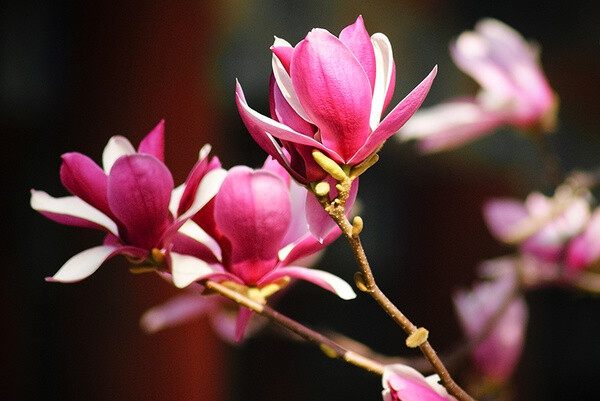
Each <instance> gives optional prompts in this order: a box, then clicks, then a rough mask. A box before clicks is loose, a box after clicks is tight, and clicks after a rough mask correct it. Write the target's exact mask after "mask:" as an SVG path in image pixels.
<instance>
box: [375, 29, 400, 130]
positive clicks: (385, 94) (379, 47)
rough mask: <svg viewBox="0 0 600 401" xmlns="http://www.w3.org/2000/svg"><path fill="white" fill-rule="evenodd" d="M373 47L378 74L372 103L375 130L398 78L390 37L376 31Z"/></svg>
mask: <svg viewBox="0 0 600 401" xmlns="http://www.w3.org/2000/svg"><path fill="white" fill-rule="evenodd" d="M371 42H372V47H373V50H374V55H375V62H376V63H375V65H376V67H377V75H376V77H375V84H374V87H373V103H372V104H371V119H370V125H371V130H375V129H376V128H377V125H379V121H380V120H381V114H382V113H383V110H384V108H385V107H386V106H387V105H388V103H389V101H390V100H391V97H392V95H393V94H394V85H395V82H394V81H393V80H394V79H395V78H396V76H395V75H396V74H395V66H394V56H393V54H392V45H391V44H390V41H389V39H388V38H387V36H385V35H384V34H382V33H376V34H374V35H373V36H372V37H371Z"/></svg>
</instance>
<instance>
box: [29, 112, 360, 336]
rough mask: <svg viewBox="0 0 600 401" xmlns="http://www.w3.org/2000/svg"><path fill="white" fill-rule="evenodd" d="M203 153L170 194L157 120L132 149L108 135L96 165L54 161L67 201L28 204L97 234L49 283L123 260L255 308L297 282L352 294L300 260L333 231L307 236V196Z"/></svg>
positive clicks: (43, 199)
mask: <svg viewBox="0 0 600 401" xmlns="http://www.w3.org/2000/svg"><path fill="white" fill-rule="evenodd" d="M209 152H210V147H208V146H206V147H204V148H203V149H202V150H201V151H200V158H199V160H198V162H197V163H196V165H195V166H194V167H193V168H192V170H191V172H190V174H189V176H188V178H187V180H186V182H185V183H184V184H182V185H181V186H179V187H177V188H175V187H174V184H173V178H172V176H171V173H170V172H169V170H168V168H167V167H166V166H165V164H164V162H163V160H164V156H163V153H164V123H163V122H161V123H159V124H158V126H157V127H156V128H154V129H153V130H152V131H151V132H150V133H149V134H148V135H147V136H146V137H145V138H144V139H143V140H142V142H141V143H140V146H139V147H138V150H137V151H136V150H135V149H134V147H133V146H132V145H131V143H130V142H129V141H128V140H127V139H125V138H124V137H113V138H111V139H110V141H109V142H108V145H107V146H106V148H105V149H104V153H103V157H102V159H103V168H101V167H100V166H98V165H97V164H96V163H94V162H93V161H92V160H91V159H89V158H88V157H87V156H84V155H82V154H80V153H67V154H65V155H63V163H62V166H61V169H60V177H61V181H62V183H63V185H64V186H65V188H66V189H67V190H68V191H69V192H70V193H71V194H72V196H67V197H62V198H54V197H51V196H50V195H48V194H46V193H45V192H42V191H35V190H33V191H32V195H31V206H32V207H33V208H34V209H35V210H37V211H39V212H40V213H42V214H43V215H45V216H46V217H48V218H50V219H52V220H55V221H57V222H59V223H62V224H68V225H74V226H80V227H89V228H96V229H100V230H102V231H104V232H105V233H106V235H105V238H104V241H103V244H102V245H100V246H96V247H93V248H90V249H88V250H85V251H83V252H81V253H79V254H77V255H75V256H73V257H72V258H71V259H69V260H68V261H67V262H66V263H65V264H64V265H63V266H62V267H61V268H60V269H59V270H58V272H57V273H56V274H55V275H54V276H52V277H50V278H48V281H58V282H74V281H79V280H82V279H84V278H86V277H88V276H89V275H91V274H92V273H94V272H95V271H96V270H97V269H98V268H99V267H100V266H101V265H102V263H103V262H104V261H105V260H106V259H108V258H111V257H113V256H115V255H117V254H123V255H126V256H127V257H128V258H129V260H130V261H131V262H132V263H133V264H134V266H136V267H135V268H137V269H148V270H156V271H157V272H159V273H161V274H162V275H164V276H166V277H168V279H170V280H172V282H173V284H174V285H175V286H177V287H180V288H183V287H186V286H188V285H190V284H192V283H194V282H196V281H202V280H206V279H211V280H215V281H221V282H225V283H228V284H229V285H231V286H235V287H236V288H238V289H239V290H240V291H245V292H247V293H248V294H249V295H251V296H252V297H254V298H255V299H258V300H260V301H262V302H264V299H265V298H266V297H268V296H269V295H272V294H273V293H275V292H277V291H278V290H279V289H281V288H282V287H284V286H285V284H287V281H289V280H290V279H293V278H298V279H303V280H307V281H310V282H313V283H315V284H317V285H319V286H321V287H323V288H325V289H327V290H329V291H332V292H334V293H336V294H338V295H339V296H340V297H341V298H343V299H351V298H353V297H354V296H355V294H354V292H353V290H352V288H351V287H350V286H349V285H348V284H347V283H346V282H345V281H343V280H341V279H340V278H338V277H336V276H334V275H332V274H330V273H327V272H325V271H320V270H314V269H309V268H307V267H305V266H303V265H302V264H301V262H300V261H301V259H305V258H308V257H310V256H311V255H314V254H315V253H317V252H319V251H320V250H321V249H322V248H323V247H325V246H326V245H327V244H328V243H330V242H331V241H333V240H334V239H335V238H336V237H338V236H339V234H340V231H339V229H331V230H330V231H329V232H328V233H326V235H325V238H324V240H323V241H322V242H320V241H318V240H317V239H316V238H314V237H313V236H312V235H311V234H310V232H309V223H308V221H307V213H306V210H307V206H306V204H307V199H308V200H310V199H311V198H310V196H309V195H310V194H309V193H308V192H307V190H306V189H305V188H303V187H301V186H299V185H298V184H296V183H294V182H293V181H292V180H291V179H290V176H289V175H288V174H287V173H286V172H285V170H284V169H282V168H281V167H279V165H278V164H277V163H275V162H273V161H272V160H271V159H269V160H267V162H266V163H265V165H264V166H263V167H262V168H261V169H258V170H253V169H251V168H249V167H245V166H237V167H233V168H232V169H230V170H229V171H226V170H224V169H223V168H222V167H221V165H220V162H219V160H218V158H216V157H212V158H211V157H209V155H208V154H209ZM352 200H353V199H351V201H352ZM325 217H326V216H325ZM251 316H252V313H251V311H250V310H248V309H241V310H240V312H239V314H238V319H237V323H236V334H235V337H236V338H237V339H241V338H242V336H243V333H244V329H245V327H246V325H247V324H248V321H249V319H250V317H251Z"/></svg>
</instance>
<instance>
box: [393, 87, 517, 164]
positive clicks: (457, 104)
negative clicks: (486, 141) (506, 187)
mask: <svg viewBox="0 0 600 401" xmlns="http://www.w3.org/2000/svg"><path fill="white" fill-rule="evenodd" d="M504 120H505V117H504V115H503V114H502V113H496V112H491V111H488V110H487V109H486V108H485V107H484V106H483V105H481V103H480V102H479V101H478V100H477V99H474V98H472V99H469V98H466V99H457V100H452V101H448V102H446V103H442V104H440V105H437V106H434V107H431V108H429V109H426V110H420V111H418V112H417V113H416V114H415V115H414V116H412V118H411V119H410V120H408V121H407V122H406V124H404V126H403V127H402V128H401V129H400V132H399V136H400V138H401V139H402V140H408V139H417V140H418V141H419V148H420V149H421V150H422V151H424V152H435V151H440V150H447V149H451V148H455V147H458V146H460V145H462V144H464V143H466V142H469V141H472V140H474V139H476V138H478V137H480V136H483V135H486V134H488V133H490V132H491V131H493V130H494V129H496V128H498V127H499V126H501V125H502V124H503V123H504Z"/></svg>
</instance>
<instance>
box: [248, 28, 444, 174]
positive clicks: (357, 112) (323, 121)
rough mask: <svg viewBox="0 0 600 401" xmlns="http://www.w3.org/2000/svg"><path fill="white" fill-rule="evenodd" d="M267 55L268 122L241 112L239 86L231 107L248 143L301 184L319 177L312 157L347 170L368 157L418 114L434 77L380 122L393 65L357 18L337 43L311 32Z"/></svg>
mask: <svg viewBox="0 0 600 401" xmlns="http://www.w3.org/2000/svg"><path fill="white" fill-rule="evenodd" d="M271 50H272V51H273V77H272V79H271V90H270V104H271V118H268V117H265V116H263V115H261V114H259V113H257V112H256V111H254V110H253V109H251V108H250V107H249V106H248V104H247V102H246V99H245V98H244V93H243V91H242V88H241V86H240V85H239V83H238V84H237V87H236V102H237V106H238V110H239V112H240V115H241V117H242V120H243V121H244V124H245V125H246V127H247V128H248V131H250V134H251V135H252V137H253V138H254V140H255V141H256V142H257V143H258V144H259V146H261V147H262V148H263V149H264V150H265V151H266V152H267V153H269V155H271V156H272V157H273V158H274V159H276V160H277V161H278V162H279V163H281V165H282V166H284V167H285V168H286V169H287V170H288V172H289V173H290V174H291V175H292V177H293V178H294V179H296V180H297V181H299V182H302V183H309V182H315V181H319V180H321V179H323V178H324V177H325V175H326V173H325V172H323V170H322V169H321V168H320V167H319V166H318V165H317V164H316V163H315V162H314V160H313V158H312V151H313V150H314V149H317V150H319V151H321V152H322V153H324V154H326V155H327V156H329V158H331V159H333V160H334V161H335V162H337V163H338V164H342V165H350V166H354V165H357V164H359V163H361V162H362V161H364V160H365V159H367V158H368V157H369V156H370V155H371V154H373V153H374V152H376V151H377V150H378V149H379V147H380V146H381V145H382V144H383V142H384V141H385V140H386V139H388V138H389V137H390V136H391V135H392V134H394V133H395V132H396V131H397V130H398V129H399V128H400V127H401V126H402V125H403V124H404V123H405V122H406V121H407V120H408V119H409V118H410V117H411V116H412V115H413V114H414V113H415V111H416V110H417V109H418V108H419V106H420V105H421V103H422V102H423V99H424V98H425V96H426V95H427V92H428V91H429V88H430V87H431V84H432V81H433V78H434V77H435V74H436V72H437V67H436V68H434V69H433V71H432V72H431V73H430V74H429V76H427V77H426V78H425V79H424V80H423V82H421V83H420V84H419V85H418V86H417V87H416V88H415V89H414V90H413V91H412V92H411V93H410V94H408V95H407V96H406V97H405V98H404V100H402V101H401V102H400V103H399V104H398V105H397V106H396V107H395V108H394V109H393V110H392V111H391V112H390V113H389V114H388V115H387V116H386V117H385V118H384V119H383V121H381V122H380V120H381V116H382V114H383V111H384V109H385V108H386V106H387V105H388V103H389V102H390V100H391V97H392V94H393V91H394V85H395V83H394V81H395V65H394V60H393V55H392V48H391V45H390V43H389V40H388V38H387V37H386V36H385V35H383V34H381V33H376V34H374V35H373V36H371V37H369V34H368V32H367V30H366V29H365V26H364V23H363V19H362V17H360V16H359V17H358V19H357V20H356V22H355V23H354V24H352V25H350V26H348V27H346V28H344V29H343V30H342V32H341V33H340V35H339V37H335V36H334V35H332V34H331V33H329V32H328V31H326V30H324V29H313V30H312V31H310V32H309V33H308V35H306V38H305V39H304V40H302V41H301V42H300V43H298V44H297V45H296V46H295V47H292V46H291V45H290V44H289V43H288V42H286V41H285V40H283V39H279V38H276V39H275V43H274V44H273V46H272V47H271ZM282 149H285V150H287V152H288V153H287V154H286V153H285V152H283V151H282Z"/></svg>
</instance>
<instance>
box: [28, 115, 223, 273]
mask: <svg viewBox="0 0 600 401" xmlns="http://www.w3.org/2000/svg"><path fill="white" fill-rule="evenodd" d="M209 151H210V147H205V148H203V150H202V151H201V153H200V160H199V161H198V163H197V164H196V166H195V167H194V170H193V171H192V173H191V174H190V176H189V178H188V181H187V182H186V185H184V186H181V187H179V188H178V189H174V188H173V187H174V184H173V178H172V176H171V173H170V172H169V170H168V168H167V167H166V166H165V165H164V163H163V160H164V122H163V121H161V122H160V123H159V124H158V125H157V126H156V128H154V129H153V130H152V131H151V132H150V133H149V134H148V135H147V136H146V137H145V138H144V139H143V140H142V142H141V143H140V146H139V147H138V150H137V152H136V150H135V149H134V147H133V146H132V145H131V143H130V142H129V141H128V140H127V139H126V138H124V137H121V136H115V137H112V138H111V139H110V140H109V142H108V144H107V146H106V148H105V149H104V153H103V156H102V160H103V168H101V167H99V166H98V165H97V164H96V163H95V162H94V161H92V160H91V159H90V158H88V157H87V156H85V155H83V154H80V153H66V154H64V155H63V156H62V159H63V162H62V165H61V168H60V178H61V181H62V184H63V185H64V186H65V188H66V189H67V190H68V191H69V192H70V193H71V194H72V195H73V196H66V197H61V198H54V197H52V196H50V195H48V194H47V193H46V192H43V191H35V190H32V191H31V207H32V208H33V209H35V210H37V211H38V212H40V213H41V214H43V215H44V216H46V217H48V218H50V219H52V220H54V221H56V222H59V223H61V224H68V225H73V226H80V227H90V228H96V229H100V230H102V231H104V232H106V237H105V239H104V243H103V244H102V245H100V246H96V247H93V248H90V249H87V250H85V251H83V252H81V253H79V254H77V255H75V256H73V257H72V258H71V259H69V260H68V261H67V262H66V263H65V264H64V265H63V266H62V267H61V268H60V270H58V272H57V273H56V274H55V275H54V276H52V277H50V278H47V280H48V281H59V282H65V283H68V282H74V281H79V280H82V279H84V278H86V277H88V276H89V275H91V274H93V273H94V272H95V271H96V270H97V269H98V268H99V267H100V265H102V263H103V262H104V261H105V260H107V259H109V258H111V257H113V256H115V255H117V254H123V255H127V256H129V257H131V258H132V259H133V260H134V261H137V262H140V263H147V264H150V265H152V266H153V267H156V266H159V265H161V264H164V263H166V264H167V266H170V265H173V266H175V265H176V264H182V266H178V268H184V266H183V265H185V263H187V258H186V257H184V256H183V255H179V254H178V253H177V252H171V250H172V241H173V239H174V238H175V237H176V236H177V235H178V234H177V231H178V230H179V228H180V227H181V226H182V225H184V223H185V222H186V221H187V220H188V219H189V218H190V217H192V216H193V215H194V214H195V213H196V212H198V211H199V210H200V209H201V208H202V207H203V206H204V205H205V204H206V203H207V202H208V201H209V200H210V199H211V198H212V197H213V196H214V195H215V194H216V193H217V190H218V189H219V186H220V185H221V182H222V181H223V179H224V177H225V174H226V172H225V170H223V169H221V168H220V164H219V161H218V159H216V158H213V159H212V160H209V158H208V153H209ZM192 189H193V190H192ZM198 246H199V247H203V246H204V245H202V244H200V243H198Z"/></svg>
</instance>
